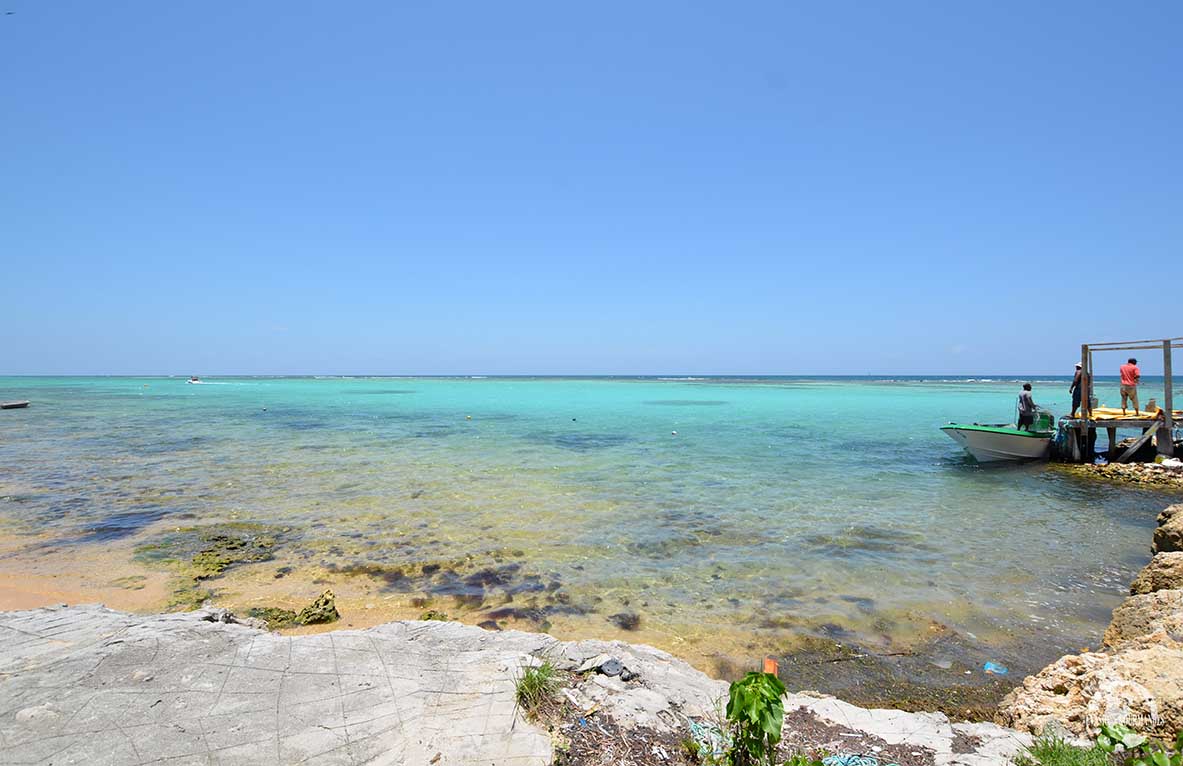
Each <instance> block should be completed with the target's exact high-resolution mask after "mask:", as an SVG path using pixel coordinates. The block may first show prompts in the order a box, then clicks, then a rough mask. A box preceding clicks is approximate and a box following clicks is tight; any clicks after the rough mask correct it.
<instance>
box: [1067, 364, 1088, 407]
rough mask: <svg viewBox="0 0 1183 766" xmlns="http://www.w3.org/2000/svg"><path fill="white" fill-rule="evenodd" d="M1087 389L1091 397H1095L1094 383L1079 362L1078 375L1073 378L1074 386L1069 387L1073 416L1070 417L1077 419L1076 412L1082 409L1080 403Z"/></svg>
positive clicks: (1077, 365) (1077, 366)
mask: <svg viewBox="0 0 1183 766" xmlns="http://www.w3.org/2000/svg"><path fill="white" fill-rule="evenodd" d="M1086 384H1087V385H1086ZM1086 389H1087V390H1088V392H1089V396H1090V397H1091V396H1092V395H1093V386H1092V381H1091V380H1088V375H1086V374H1085V372H1084V369H1083V367H1082V365H1081V364H1080V362H1077V363H1076V375H1075V376H1074V377H1073V378H1072V385H1071V386H1069V387H1068V393H1070V394H1072V414H1071V415H1070V416H1069V417H1073V418H1074V417H1076V411H1077V410H1078V409H1080V402H1081V399H1082V396H1083V394H1084V391H1085V390H1086Z"/></svg>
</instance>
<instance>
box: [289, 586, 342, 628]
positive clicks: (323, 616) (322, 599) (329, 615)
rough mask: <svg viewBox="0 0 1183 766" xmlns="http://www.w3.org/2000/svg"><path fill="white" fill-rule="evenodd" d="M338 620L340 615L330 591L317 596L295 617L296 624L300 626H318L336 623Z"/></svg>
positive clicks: (335, 600) (335, 598)
mask: <svg viewBox="0 0 1183 766" xmlns="http://www.w3.org/2000/svg"><path fill="white" fill-rule="evenodd" d="M339 619H341V613H340V612H338V611H337V597H336V596H334V595H333V592H332V591H331V590H326V591H325V592H324V593H322V594H320V595H319V596H317V597H316V600H315V601H313V602H312V603H311V604H309V605H308V606H306V607H304V608H303V609H302V610H301V611H300V614H298V615H296V622H298V623H299V624H301V625H320V624H323V623H326V622H336V621H337V620H339Z"/></svg>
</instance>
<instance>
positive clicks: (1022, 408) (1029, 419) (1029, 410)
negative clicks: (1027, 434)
mask: <svg viewBox="0 0 1183 766" xmlns="http://www.w3.org/2000/svg"><path fill="white" fill-rule="evenodd" d="M1036 409H1038V408H1037V407H1036V405H1035V400H1034V399H1032V398H1031V384H1030V383H1024V384H1023V391H1022V392H1021V393H1020V394H1019V425H1018V428H1019V430H1023V429H1026V430H1028V431H1030V430H1031V425H1032V424H1033V423H1034V422H1035V410H1036Z"/></svg>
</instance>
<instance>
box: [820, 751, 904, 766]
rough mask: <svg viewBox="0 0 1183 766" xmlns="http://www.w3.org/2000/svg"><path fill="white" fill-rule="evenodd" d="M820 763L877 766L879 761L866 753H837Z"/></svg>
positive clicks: (893, 765)
mask: <svg viewBox="0 0 1183 766" xmlns="http://www.w3.org/2000/svg"><path fill="white" fill-rule="evenodd" d="M822 763H824V764H825V766H879V759H878V758H876V757H875V756H873V755H868V754H866V753H838V754H837V755H827V756H826V757H825V758H822ZM887 766H899V764H897V763H890V764H887Z"/></svg>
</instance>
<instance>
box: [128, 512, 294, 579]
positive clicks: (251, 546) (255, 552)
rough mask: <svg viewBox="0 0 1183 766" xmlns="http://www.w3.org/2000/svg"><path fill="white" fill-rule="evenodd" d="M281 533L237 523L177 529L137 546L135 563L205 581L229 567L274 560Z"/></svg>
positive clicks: (267, 528) (264, 527) (271, 529)
mask: <svg viewBox="0 0 1183 766" xmlns="http://www.w3.org/2000/svg"><path fill="white" fill-rule="evenodd" d="M281 534H282V533H281V532H280V531H279V530H277V529H274V528H272V527H268V526H265V525H261V524H248V523H241V522H236V523H229V524H213V525H209V526H204V527H190V528H187V529H178V530H176V531H175V532H171V533H168V534H166V535H162V536H161V537H159V538H157V539H156V540H154V541H152V542H150V543H146V544H143V545H140V546H137V547H136V560H137V561H141V562H144V563H146V564H164V565H169V566H171V567H173V568H175V569H178V570H179V573H180V574H183V575H184V576H186V577H191V578H192V579H193V580H208V579H211V578H214V577H219V576H221V575H222V574H223V573H224V572H225V571H226V570H227V569H230V568H232V567H236V566H239V565H242V564H254V563H257V562H260V561H270V560H271V559H273V558H275V549H276V547H277V546H278V545H279V538H280V535H281ZM186 559H187V560H188V561H187V563H186Z"/></svg>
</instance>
